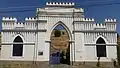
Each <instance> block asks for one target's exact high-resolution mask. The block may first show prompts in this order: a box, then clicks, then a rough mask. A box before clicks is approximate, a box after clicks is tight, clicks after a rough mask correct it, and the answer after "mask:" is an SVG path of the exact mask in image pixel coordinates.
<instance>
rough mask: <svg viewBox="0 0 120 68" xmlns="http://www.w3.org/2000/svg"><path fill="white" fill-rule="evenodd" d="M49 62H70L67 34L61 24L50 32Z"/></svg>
mask: <svg viewBox="0 0 120 68" xmlns="http://www.w3.org/2000/svg"><path fill="white" fill-rule="evenodd" d="M50 64H70V44H69V35H68V32H67V30H66V29H65V28H64V26H63V25H61V24H59V25H57V26H56V27H55V28H54V29H53V31H52V33H51V43H50Z"/></svg>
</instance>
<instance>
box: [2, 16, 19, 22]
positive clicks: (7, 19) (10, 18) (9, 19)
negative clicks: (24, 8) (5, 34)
mask: <svg viewBox="0 0 120 68" xmlns="http://www.w3.org/2000/svg"><path fill="white" fill-rule="evenodd" d="M2 21H16V22H17V19H16V18H15V17H3V18H2Z"/></svg>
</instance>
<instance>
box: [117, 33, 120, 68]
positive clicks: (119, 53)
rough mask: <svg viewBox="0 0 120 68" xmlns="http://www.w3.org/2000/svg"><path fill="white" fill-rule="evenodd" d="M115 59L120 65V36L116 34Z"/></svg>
mask: <svg viewBox="0 0 120 68" xmlns="http://www.w3.org/2000/svg"><path fill="white" fill-rule="evenodd" d="M117 60H118V64H119V66H120V36H119V34H117Z"/></svg>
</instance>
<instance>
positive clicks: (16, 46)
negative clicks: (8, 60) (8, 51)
mask: <svg viewBox="0 0 120 68" xmlns="http://www.w3.org/2000/svg"><path fill="white" fill-rule="evenodd" d="M12 56H18V57H19V56H23V40H22V38H21V37H20V36H17V37H16V38H15V39H14V42H13V52H12Z"/></svg>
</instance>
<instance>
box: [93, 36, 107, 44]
mask: <svg viewBox="0 0 120 68" xmlns="http://www.w3.org/2000/svg"><path fill="white" fill-rule="evenodd" d="M100 37H101V38H102V39H103V40H104V41H105V43H106V44H108V41H107V39H106V38H105V37H103V36H102V35H99V36H98V37H97V38H96V39H95V41H94V43H95V44H96V42H97V40H98V39H99V38H100Z"/></svg>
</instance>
